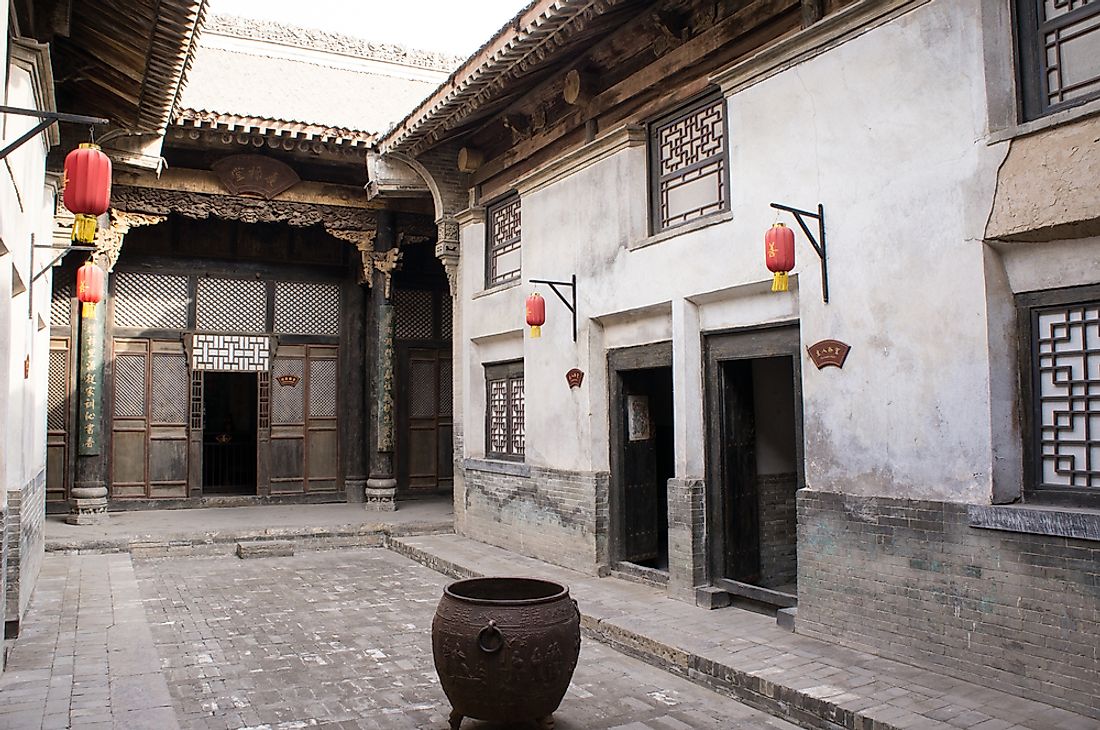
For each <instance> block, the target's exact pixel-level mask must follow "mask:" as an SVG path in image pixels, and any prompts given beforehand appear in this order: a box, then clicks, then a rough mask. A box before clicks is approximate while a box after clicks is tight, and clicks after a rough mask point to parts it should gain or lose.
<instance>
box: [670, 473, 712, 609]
mask: <svg viewBox="0 0 1100 730" xmlns="http://www.w3.org/2000/svg"><path fill="white" fill-rule="evenodd" d="M706 537H707V536H706V483H705V482H704V481H703V480H702V479H678V478H677V479H669V480H668V596H669V597H670V598H675V599H677V600H681V601H687V602H688V603H695V602H696V595H695V591H696V588H698V587H700V586H702V585H703V584H704V582H705V580H706V570H707V556H706Z"/></svg>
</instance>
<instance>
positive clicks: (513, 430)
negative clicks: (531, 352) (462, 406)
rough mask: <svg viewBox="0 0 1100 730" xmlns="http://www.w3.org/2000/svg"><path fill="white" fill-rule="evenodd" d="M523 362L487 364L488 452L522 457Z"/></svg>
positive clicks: (486, 438)
mask: <svg viewBox="0 0 1100 730" xmlns="http://www.w3.org/2000/svg"><path fill="white" fill-rule="evenodd" d="M524 446H525V439H524V433H523V362H522V361H516V362H509V363H500V364H497V365H486V366H485V455H486V456H488V457H490V458H495V459H511V460H513V461H522V460H523V452H524Z"/></svg>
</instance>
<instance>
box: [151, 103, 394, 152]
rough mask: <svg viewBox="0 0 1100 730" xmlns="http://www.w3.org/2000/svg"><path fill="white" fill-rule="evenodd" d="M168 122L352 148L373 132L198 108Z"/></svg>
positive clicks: (369, 138) (368, 140)
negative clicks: (221, 112)
mask: <svg viewBox="0 0 1100 730" xmlns="http://www.w3.org/2000/svg"><path fill="white" fill-rule="evenodd" d="M172 123H173V124H174V125H175V126H177V127H190V128H194V129H208V130H218V131H223V132H233V133H238V132H240V133H245V134H263V135H274V136H276V137H280V138H284V139H293V140H305V141H318V142H323V143H332V144H337V145H348V146H352V147H366V146H369V145H370V144H371V142H373V141H374V135H373V134H371V133H370V132H361V131H358V130H354V129H345V128H341V127H326V126H323V125H318V124H307V123H305V122H295V121H290V120H286V119H271V118H268V117H254V116H241V115H239V114H220V113H218V112H213V111H206V110H201V109H182V110H180V112H179V113H178V114H177V115H176V117H175V118H174V119H173V120H172Z"/></svg>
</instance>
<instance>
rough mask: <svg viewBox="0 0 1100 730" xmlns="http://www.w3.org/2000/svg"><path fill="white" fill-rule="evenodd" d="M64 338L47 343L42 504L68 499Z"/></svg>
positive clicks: (68, 357) (68, 388) (69, 365)
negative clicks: (47, 366)
mask: <svg viewBox="0 0 1100 730" xmlns="http://www.w3.org/2000/svg"><path fill="white" fill-rule="evenodd" d="M69 343H70V340H69V339H68V338H61V337H56V338H53V339H51V340H50V363H49V368H50V371H49V382H48V385H47V396H46V501H47V502H58V503H60V502H64V501H65V500H67V499H68V498H69V488H70V487H71V486H72V472H71V471H70V469H69V455H70V451H71V450H70V448H69V444H70V438H71V437H70V435H69V424H70V423H72V417H71V414H72V412H73V407H74V403H73V396H72V394H73V362H72V361H73V359H74V358H73V357H72V352H71V350H70V349H69Z"/></svg>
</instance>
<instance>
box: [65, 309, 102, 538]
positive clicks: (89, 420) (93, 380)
mask: <svg viewBox="0 0 1100 730" xmlns="http://www.w3.org/2000/svg"><path fill="white" fill-rule="evenodd" d="M106 312H107V305H106V302H100V303H99V304H98V305H96V307H95V311H94V313H92V315H91V316H85V315H84V313H83V312H82V313H81V316H80V339H79V343H80V344H79V350H78V353H79V354H78V357H79V359H78V361H77V363H78V365H77V387H76V391H75V396H76V399H77V419H76V432H77V439H76V474H75V479H74V480H73V487H72V489H71V490H70V492H69V516H68V517H67V518H66V520H65V521H66V522H68V523H69V524H70V525H96V524H100V523H102V522H104V521H105V520H106V519H107V481H106V471H107V469H106V462H107V458H106V450H107V446H106V443H105V440H106V439H105V437H104V433H103V432H104V424H105V419H104V417H103V408H104V402H105V401H104V398H103V365H104V353H103V350H104V342H105V340H106V337H105V322H106V319H107V317H106Z"/></svg>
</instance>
